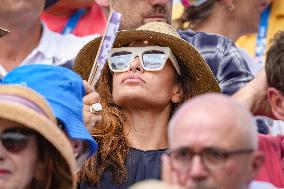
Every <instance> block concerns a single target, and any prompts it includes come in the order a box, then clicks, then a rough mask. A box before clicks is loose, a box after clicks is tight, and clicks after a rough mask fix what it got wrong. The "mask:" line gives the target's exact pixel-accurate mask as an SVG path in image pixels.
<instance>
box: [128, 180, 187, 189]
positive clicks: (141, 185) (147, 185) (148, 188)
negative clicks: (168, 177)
mask: <svg viewBox="0 0 284 189" xmlns="http://www.w3.org/2000/svg"><path fill="white" fill-rule="evenodd" d="M128 189H182V188H180V187H178V186H173V185H170V184H167V183H165V182H162V181H160V180H146V181H142V182H138V183H137V184H134V185H133V186H131V187H129V188H128Z"/></svg>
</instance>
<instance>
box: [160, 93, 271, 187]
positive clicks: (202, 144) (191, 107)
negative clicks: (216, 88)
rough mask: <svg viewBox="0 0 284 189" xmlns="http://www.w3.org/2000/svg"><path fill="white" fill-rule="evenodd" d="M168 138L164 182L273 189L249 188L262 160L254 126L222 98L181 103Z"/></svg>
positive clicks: (214, 96)
mask: <svg viewBox="0 0 284 189" xmlns="http://www.w3.org/2000/svg"><path fill="white" fill-rule="evenodd" d="M216 104H218V106H216ZM196 133H198V135H197V134H196ZM168 140H169V150H168V153H167V155H163V156H162V170H163V171H162V174H163V180H164V181H166V182H167V183H169V184H173V185H178V186H181V187H185V188H194V189H204V188H218V189H260V188H265V189H270V188H271V189H273V188H275V187H273V186H272V185H270V184H268V183H259V182H256V181H253V185H250V186H249V184H250V182H251V181H252V180H253V179H254V177H255V175H256V174H257V172H258V171H259V169H260V168H261V166H262V165H263V161H264V157H263V155H262V153H261V152H260V151H259V150H258V140H257V131H256V126H255V122H254V120H253V117H252V115H251V113H250V112H249V111H248V110H247V109H245V107H243V106H241V105H240V104H238V103H235V102H234V101H232V100H231V99H230V98H228V97H226V96H224V95H217V94H209V95H204V96H199V97H196V98H193V99H192V100H190V101H188V102H186V103H185V104H183V105H182V107H181V108H180V109H179V110H177V112H176V113H175V114H174V115H173V117H172V118H171V120H170V123H169V128H168ZM269 173H270V172H269Z"/></svg>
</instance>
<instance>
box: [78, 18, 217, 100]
mask: <svg viewBox="0 0 284 189" xmlns="http://www.w3.org/2000/svg"><path fill="white" fill-rule="evenodd" d="M101 39H102V37H99V38H96V39H94V40H92V41H90V42H89V43H88V44H86V45H85V46H84V47H83V48H82V49H81V50H80V52H79V54H78V55H77V57H76V59H75V65H74V70H75V72H77V73H78V74H79V75H81V76H82V78H83V79H85V80H88V77H89V75H90V72H91V69H92V66H93V63H94V60H95V57H96V54H97V51H98V49H99V45H100V42H101ZM134 41H149V42H152V43H154V44H157V45H160V46H164V47H170V49H171V50H172V52H173V54H174V55H175V56H176V57H178V58H179V59H180V60H181V63H183V64H184V65H185V66H186V67H187V68H188V70H189V73H190V77H191V81H190V82H191V83H190V84H189V85H190V88H191V93H192V94H191V96H196V95H199V94H202V93H207V92H220V87H219V85H218V83H217V81H216V79H215V77H214V75H213V73H212V72H211V70H210V68H209V66H208V65H207V63H206V62H205V60H204V58H203V57H202V56H201V55H200V53H199V52H198V51H197V50H196V49H195V48H194V47H193V46H192V45H190V44H189V43H188V42H187V41H185V40H183V39H182V38H181V37H180V36H179V34H178V33H177V31H176V30H175V29H174V28H173V27H172V26H170V25H168V24H166V23H163V22H150V23H147V24H145V25H143V26H141V27H139V28H137V29H136V30H129V31H120V32H118V34H117V37H116V39H115V42H114V47H115V48H119V47H123V46H125V45H127V44H129V43H131V42H134Z"/></svg>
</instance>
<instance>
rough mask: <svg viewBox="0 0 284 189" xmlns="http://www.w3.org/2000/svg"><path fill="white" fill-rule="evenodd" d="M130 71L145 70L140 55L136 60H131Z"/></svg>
mask: <svg viewBox="0 0 284 189" xmlns="http://www.w3.org/2000/svg"><path fill="white" fill-rule="evenodd" d="M129 71H132V72H136V71H140V72H143V71H144V69H143V67H142V65H141V62H140V59H139V57H138V56H136V57H135V58H134V60H133V61H132V62H131V64H130V67H129Z"/></svg>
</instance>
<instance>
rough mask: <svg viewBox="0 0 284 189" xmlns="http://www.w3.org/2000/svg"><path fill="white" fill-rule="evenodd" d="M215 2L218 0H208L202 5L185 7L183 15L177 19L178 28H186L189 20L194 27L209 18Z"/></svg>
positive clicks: (191, 26) (190, 25)
mask: <svg viewBox="0 0 284 189" xmlns="http://www.w3.org/2000/svg"><path fill="white" fill-rule="evenodd" d="M215 2H216V0H208V1H207V2H205V3H203V4H202V5H200V6H197V7H194V6H190V7H188V8H185V9H184V12H183V14H182V15H181V17H180V18H179V19H177V20H175V22H176V23H177V25H178V27H179V28H178V29H186V28H184V25H185V23H187V22H188V23H189V27H190V28H192V29H194V27H195V26H196V25H198V24H199V23H201V22H203V21H204V20H205V19H206V18H208V16H209V15H210V14H211V12H212V9H213V5H214V4H215Z"/></svg>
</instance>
